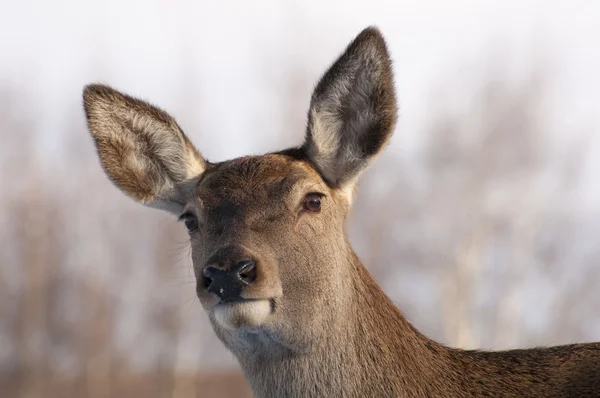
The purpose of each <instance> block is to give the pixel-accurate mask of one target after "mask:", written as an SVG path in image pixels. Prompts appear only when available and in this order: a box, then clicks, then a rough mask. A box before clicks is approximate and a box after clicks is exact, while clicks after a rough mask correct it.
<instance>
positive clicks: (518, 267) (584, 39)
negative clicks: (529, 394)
mask: <svg viewBox="0 0 600 398" xmlns="http://www.w3.org/2000/svg"><path fill="white" fill-rule="evenodd" d="M0 8H1V12H0V187H1V188H2V193H1V194H0V396H1V397H3V398H9V397H11V398H12V397H28V398H37V397H94V398H100V397H131V396H144V397H148V398H153V397H170V398H187V397H244V396H250V394H249V390H248V387H247V384H246V382H245V380H244V378H243V377H242V375H241V373H240V370H239V367H238V365H237V363H236V361H235V359H234V358H233V356H232V355H231V354H230V353H229V352H228V351H226V349H225V348H224V347H223V346H222V344H221V343H220V342H219V341H218V340H217V338H216V337H215V335H214V333H213V332H212V330H211V328H210V325H209V323H208V321H207V318H206V316H205V315H204V313H203V311H202V309H201V306H200V304H199V302H198V300H197V299H196V296H195V290H194V289H195V284H194V278H193V274H192V271H191V268H190V256H189V248H188V242H187V237H186V233H185V228H184V227H183V226H182V225H180V224H178V223H177V222H176V221H175V219H174V218H172V217H171V216H170V215H168V214H166V213H164V214H163V213H162V212H159V211H156V210H152V209H147V208H144V207H142V206H139V205H137V204H135V203H133V201H131V200H130V199H128V198H127V197H125V196H124V195H123V194H121V193H120V192H119V191H118V190H117V189H116V188H114V187H113V186H112V185H111V183H110V182H109V181H108V179H107V178H106V177H105V176H104V174H103V173H102V170H101V168H100V165H99V162H98V160H97V157H96V154H95V152H94V148H93V144H92V141H91V139H90V136H89V134H88V132H87V129H86V126H85V120H84V114H83V109H82V103H81V92H82V88H83V86H84V85H85V84H87V83H90V82H102V83H107V84H110V85H112V86H114V87H115V88H117V89H119V90H122V91H124V92H127V93H129V94H132V95H135V96H139V97H141V98H144V99H146V100H149V101H151V102H153V103H155V104H157V105H159V106H161V107H163V108H165V109H166V110H167V111H169V112H170V113H171V114H172V115H174V116H175V118H176V119H177V120H178V121H179V123H180V124H181V125H182V127H183V129H184V130H185V131H186V132H187V134H188V135H189V136H190V137H191V139H192V141H193V142H194V143H195V144H196V145H197V146H198V148H199V149H200V150H201V152H202V153H203V154H204V155H205V156H206V157H207V158H208V159H210V160H212V161H220V160H226V159H230V158H233V157H237V156H241V155H245V154H259V153H262V152H266V151H270V150H277V149H282V148H284V147H287V146H290V145H295V144H299V143H300V142H301V141H302V138H303V134H304V126H305V115H306V110H307V107H308V103H309V99H310V95H311V92H312V89H313V87H314V85H315V83H316V81H317V79H318V78H319V77H320V75H321V73H323V72H324V71H325V69H326V68H327V67H328V66H329V65H330V64H331V62H333V60H334V59H335V58H336V57H337V55H338V54H339V53H340V52H341V51H342V50H343V49H344V47H345V46H346V45H347V44H348V43H349V42H350V41H351V40H352V39H353V38H354V37H355V36H356V34H358V33H359V32H360V30H362V29H363V28H364V27H366V26H368V25H371V24H375V25H378V26H379V27H380V29H381V30H382V32H383V34H384V35H385V37H386V38H387V40H388V43H389V49H390V52H391V55H392V57H393V59H394V62H395V66H394V67H395V73H396V86H397V90H398V99H399V106H400V119H399V123H398V127H397V130H396V132H395V135H394V137H393V139H392V142H391V144H390V146H389V147H388V148H387V150H386V151H385V152H384V153H383V155H382V156H381V157H380V159H379V160H378V161H377V162H376V163H375V164H374V165H373V166H372V167H371V168H370V169H369V170H368V171H367V172H366V173H365V174H364V176H363V178H362V180H361V183H360V187H359V190H358V196H357V198H356V202H355V204H354V208H353V211H352V213H351V215H350V217H349V219H348V233H349V235H350V238H351V241H352V243H353V245H354V248H355V250H356V251H357V253H358V255H359V256H360V257H361V258H362V260H363V261H364V263H365V264H366V265H367V266H368V268H369V270H370V271H371V272H372V273H373V274H374V276H375V278H376V279H377V281H378V282H379V283H380V284H381V285H382V287H383V288H384V289H385V291H386V292H387V293H388V294H389V296H390V297H391V298H392V299H393V300H394V302H395V303H396V304H397V305H398V306H399V307H400V308H401V309H402V310H403V312H404V313H405V315H406V316H407V317H408V318H409V320H410V321H411V322H413V324H415V325H416V326H417V327H418V328H419V329H420V330H421V331H423V332H424V333H425V334H426V335H428V336H429V337H431V338H434V339H436V340H438V341H440V342H442V343H444V344H449V345H453V346H456V347H463V348H486V349H504V348H515V347H531V346H539V345H549V344H565V343H572V342H585V341H597V340H600V316H599V312H598V307H599V304H600V289H598V288H597V286H598V283H600V266H599V265H598V264H597V263H598V261H599V260H600V245H598V237H599V236H600V185H598V184H597V183H596V181H595V179H596V178H597V176H598V173H599V171H600V162H599V159H600V156H599V155H600V145H599V144H600V142H599V141H600V112H599V111H600V107H599V104H600V74H598V71H600V47H599V46H598V41H597V38H598V37H600V25H598V23H597V21H598V20H600V5H598V3H595V2H590V1H583V0H579V1H578V0H570V1H566V0H565V1H530V0H494V1H483V0H471V1H469V0H452V1H440V0H422V1H419V2H416V1H408V0H394V1H391V0H390V1H380V0H370V1H368V2H367V1H365V2H359V1H348V0H346V1H326V2H325V1H318V0H309V1H303V2H291V1H281V0H280V1H275V0H270V1H267V0H260V1H254V2H244V1H236V2H231V1H222V2H209V1H191V0H180V1H173V0H171V1H165V0H162V1H148V0H146V1H116V0H104V1H94V2H92V1H75V0H70V1H54V2H48V1H41V0H37V1H33V0H32V1H21V2H8V1H3V2H2V7H0Z"/></svg>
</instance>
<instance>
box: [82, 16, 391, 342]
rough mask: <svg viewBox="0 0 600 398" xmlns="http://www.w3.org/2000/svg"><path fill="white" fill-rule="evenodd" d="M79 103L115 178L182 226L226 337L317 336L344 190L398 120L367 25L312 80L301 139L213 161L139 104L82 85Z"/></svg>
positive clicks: (338, 268)
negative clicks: (266, 150) (279, 147)
mask: <svg viewBox="0 0 600 398" xmlns="http://www.w3.org/2000/svg"><path fill="white" fill-rule="evenodd" d="M84 107H85V113H86V116H87V120H88V126H89V130H90V132H91V134H92V136H93V138H94V142H95V145H96V148H97V151H98V156H99V158H100V161H101V164H102V166H103V168H104V171H105V172H106V174H107V175H108V177H109V178H110V179H111V180H112V181H113V182H114V184H115V185H116V186H117V187H118V188H120V189H121V190H122V191H123V192H124V193H125V194H127V195H128V196H130V197H131V198H133V199H134V200H136V201H137V202H139V203H141V204H143V205H146V206H150V207H153V208H158V209H162V210H166V211H168V212H171V213H172V214H174V215H175V216H176V217H178V218H179V219H180V220H182V221H183V223H184V224H185V226H186V228H187V230H188V232H189V234H190V239H191V247H192V258H193V264H194V271H195V275H196V279H197V293H198V297H199V298H200V301H201V303H202V305H203V307H204V308H205V310H206V311H207V313H208V315H209V317H210V320H211V321H212V323H213V325H214V328H215V330H216V332H217V333H218V334H219V336H221V337H222V338H223V339H224V340H225V342H226V343H227V344H228V345H243V342H242V341H238V340H240V339H241V340H244V339H245V338H246V336H247V334H248V333H260V332H261V331H264V330H269V331H273V333H276V334H277V335H278V336H280V338H282V339H283V340H284V341H289V342H290V343H293V344H300V345H307V344H310V341H308V340H310V339H309V338H308V337H307V336H308V335H307V334H306V333H305V332H304V330H305V329H307V328H310V329H311V334H318V333H321V332H322V330H323V322H325V323H328V322H333V321H334V319H335V317H336V316H338V315H339V314H340V306H341V305H343V302H344V300H347V297H345V294H344V286H345V284H347V281H348V275H349V273H350V272H351V270H350V269H348V266H347V264H348V261H347V258H348V256H351V255H352V254H351V249H350V247H349V245H348V242H347V239H346V235H345V233H344V220H345V217H346V214H347V212H348V209H349V207H350V204H351V201H352V192H353V187H354V185H355V184H356V181H357V179H358V177H359V176H360V174H361V172H362V171H363V170H364V169H365V168H366V167H367V166H368V164H369V163H370V162H371V161H373V160H374V159H375V158H376V157H377V155H378V154H379V152H380V151H381V150H382V148H383V147H384V145H385V144H386V143H387V142H388V139H389V138H390V136H391V134H392V131H393V129H394V125H395V122H396V99H395V92H394V85H393V79H392V70H391V62H390V58H389V54H388V50H387V49H386V43H385V42H384V39H383V38H382V36H381V34H380V33H379V31H378V30H377V29H375V28H368V29H366V30H364V31H363V32H361V33H360V34H359V35H358V37H356V39H355V40H354V41H353V42H352V43H351V44H350V45H349V46H348V47H347V49H346V50H345V52H344V53H343V54H342V55H341V56H340V57H339V58H338V59H337V60H336V61H335V63H334V64H333V65H332V66H331V68H330V69H329V70H328V71H327V72H326V73H325V74H324V76H323V77H322V78H321V80H320V81H319V83H318V85H317V86H316V88H315V90H314V93H313V95H312V98H311V101H310V106H309V110H308V121H307V130H306V137H305V141H304V143H303V145H301V146H300V147H295V148H290V149H286V150H283V151H281V152H276V153H269V154H264V155H261V156H247V157H241V158H237V159H233V160H229V161H224V162H215V163H213V162H210V161H208V160H206V159H205V158H204V157H203V156H202V155H201V154H200V152H199V151H198V150H197V149H196V148H195V147H194V146H193V144H192V143H191V142H190V140H189V139H188V137H187V136H186V135H185V134H184V132H183V130H182V129H181V127H180V126H179V125H178V123H177V122H176V121H175V120H174V119H173V118H172V117H171V116H170V115H169V114H167V113H166V112H165V111H163V110H161V109H159V108H157V107H156V106H153V105H151V104H149V103H147V102H144V101H142V100H140V99H136V98H133V97H131V96H128V95H126V94H123V93H120V92H118V91H116V90H114V89H112V88H110V87H108V86H104V85H98V84H92V85H89V86H87V87H86V88H85V90H84Z"/></svg>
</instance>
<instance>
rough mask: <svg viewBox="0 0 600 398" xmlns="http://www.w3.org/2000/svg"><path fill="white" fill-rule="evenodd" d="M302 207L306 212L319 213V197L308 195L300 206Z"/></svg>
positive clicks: (317, 195)
mask: <svg viewBox="0 0 600 398" xmlns="http://www.w3.org/2000/svg"><path fill="white" fill-rule="evenodd" d="M302 207H303V208H304V210H306V211H310V212H313V213H318V212H319V211H321V195H319V194H316V193H309V194H308V195H306V197H305V198H304V203H303V204H302Z"/></svg>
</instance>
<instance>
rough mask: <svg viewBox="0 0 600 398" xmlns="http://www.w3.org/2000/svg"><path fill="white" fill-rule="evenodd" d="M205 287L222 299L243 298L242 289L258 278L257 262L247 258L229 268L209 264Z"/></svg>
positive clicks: (205, 275)
mask: <svg viewBox="0 0 600 398" xmlns="http://www.w3.org/2000/svg"><path fill="white" fill-rule="evenodd" d="M203 274H204V287H205V289H206V290H207V291H209V292H211V293H214V294H216V295H217V296H219V297H220V298H221V299H222V300H235V299H239V298H241V294H242V289H243V288H244V287H246V286H248V285H251V284H252V282H254V280H255V279H256V263H255V262H254V260H251V259H246V260H242V261H238V262H236V263H234V264H232V265H231V266H229V267H227V268H221V267H217V266H214V265H208V266H206V267H205V268H204V271H203Z"/></svg>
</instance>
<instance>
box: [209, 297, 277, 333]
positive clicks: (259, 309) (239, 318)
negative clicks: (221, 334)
mask: <svg viewBox="0 0 600 398" xmlns="http://www.w3.org/2000/svg"><path fill="white" fill-rule="evenodd" d="M213 315H214V318H215V321H216V322H217V324H219V325H220V326H221V327H223V328H224V329H228V330H232V329H238V328H241V327H258V326H261V325H263V324H264V323H265V322H266V320H267V318H268V317H269V315H271V303H270V302H269V300H251V301H236V302H232V303H224V304H217V306H216V307H215V308H214V309H213Z"/></svg>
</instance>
